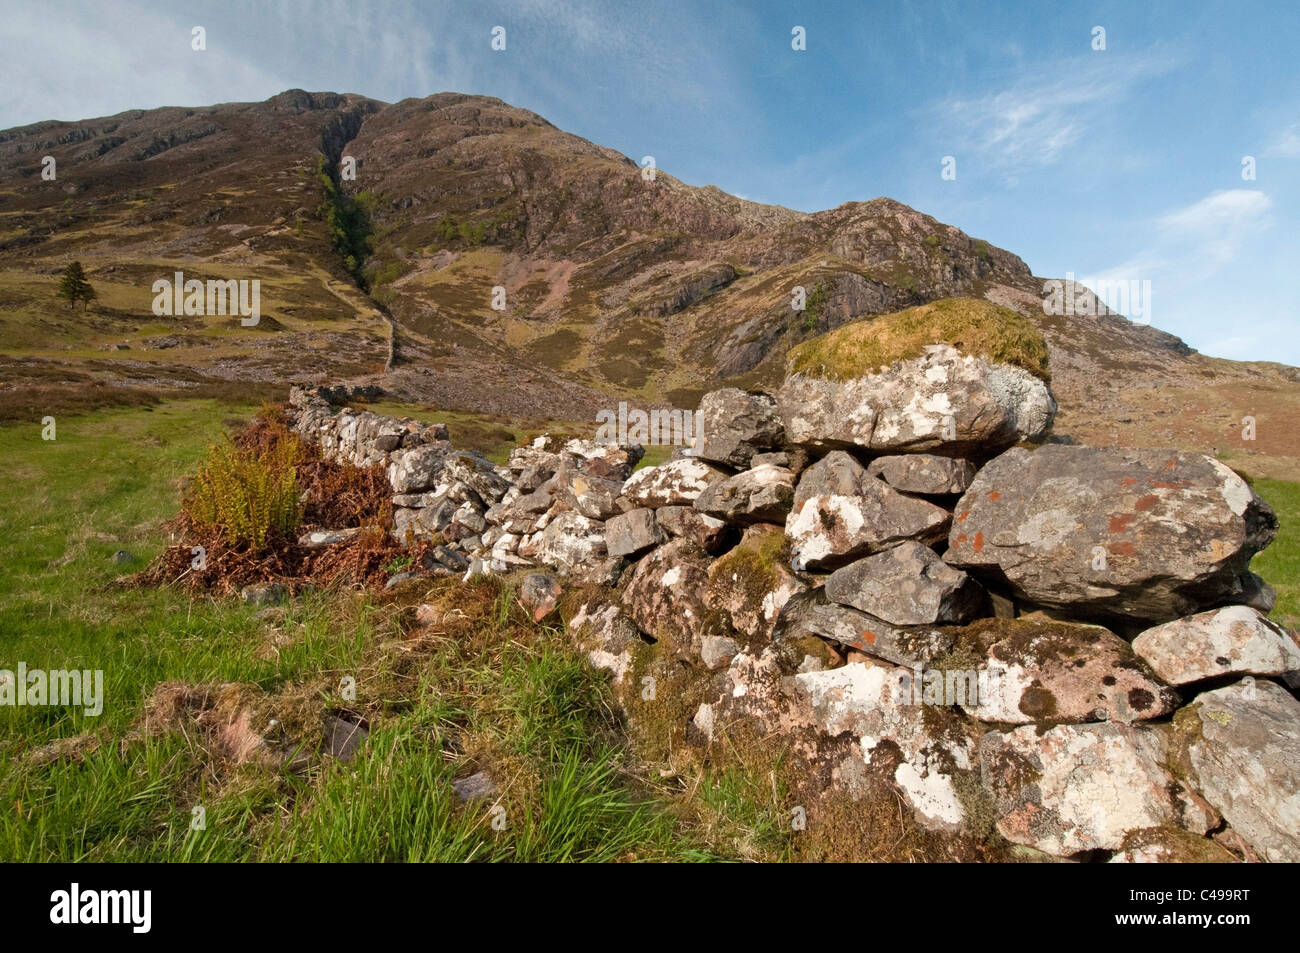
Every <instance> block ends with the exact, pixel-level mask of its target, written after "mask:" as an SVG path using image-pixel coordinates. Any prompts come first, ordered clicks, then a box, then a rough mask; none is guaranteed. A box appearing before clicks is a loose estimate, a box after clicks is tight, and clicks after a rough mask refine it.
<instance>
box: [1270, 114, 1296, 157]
mask: <svg viewBox="0 0 1300 953" xmlns="http://www.w3.org/2000/svg"><path fill="white" fill-rule="evenodd" d="M1264 155H1266V156H1268V157H1269V158H1270V159H1300V122H1298V123H1295V124H1294V125H1292V126H1289V127H1288V128H1286V129H1283V130H1282V134H1281V135H1280V136H1278V137H1277V141H1276V142H1274V143H1273V144H1272V145H1271V146H1269V147H1268V149H1266V150H1265V152H1264Z"/></svg>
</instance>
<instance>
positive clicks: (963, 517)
mask: <svg viewBox="0 0 1300 953" xmlns="http://www.w3.org/2000/svg"><path fill="white" fill-rule="evenodd" d="M968 516H970V510H963V511H962V513H961V514H960V515H959V516H958V517H957V522H958V523H964V522H966V517H968Z"/></svg>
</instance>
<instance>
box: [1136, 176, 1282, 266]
mask: <svg viewBox="0 0 1300 953" xmlns="http://www.w3.org/2000/svg"><path fill="white" fill-rule="evenodd" d="M1272 207H1273V201H1272V199H1270V198H1269V197H1268V196H1267V195H1265V194H1264V193H1263V192H1259V191H1256V190H1254V189H1225V190H1223V191H1219V192H1212V193H1210V194H1209V195H1207V196H1205V198H1203V199H1199V200H1198V201H1195V202H1193V203H1191V204H1190V205H1187V206H1184V207H1183V208H1181V209H1177V210H1176V211H1173V212H1170V213H1168V214H1166V215H1162V216H1161V217H1160V218H1159V219H1158V220H1157V223H1156V224H1157V227H1158V228H1159V230H1160V232H1161V233H1162V239H1163V242H1164V243H1165V244H1167V245H1173V246H1176V247H1181V248H1182V249H1183V250H1184V255H1185V256H1186V255H1190V257H1191V260H1192V261H1193V262H1197V263H1201V264H1205V265H1208V266H1210V267H1215V266H1218V265H1222V264H1225V263H1227V262H1229V261H1231V260H1232V259H1233V258H1235V257H1236V256H1237V254H1238V252H1239V251H1240V249H1241V246H1242V245H1243V244H1244V243H1245V242H1247V241H1249V240H1250V239H1251V238H1253V237H1254V236H1255V235H1257V234H1258V233H1259V232H1260V231H1262V230H1263V229H1265V228H1267V227H1268V225H1269V210H1270V209H1271V208H1272Z"/></svg>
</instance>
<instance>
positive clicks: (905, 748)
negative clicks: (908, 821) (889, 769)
mask: <svg viewBox="0 0 1300 953" xmlns="http://www.w3.org/2000/svg"><path fill="white" fill-rule="evenodd" d="M910 679H911V674H910V673H909V672H908V671H907V670H906V669H903V668H898V667H895V666H893V665H886V664H884V663H879V664H865V663H862V662H856V663H852V664H849V665H844V666H842V667H840V668H835V669H829V670H823V671H814V672H803V673H800V674H797V675H794V676H793V677H792V678H791V682H792V688H793V693H794V696H795V697H796V698H798V699H801V700H802V701H803V702H804V703H805V704H806V705H807V706H808V708H809V709H810V711H811V717H812V720H813V722H814V724H815V725H816V726H817V727H818V728H819V729H820V730H821V731H823V732H825V733H826V734H828V735H831V736H832V737H833V736H836V735H841V734H844V733H846V732H847V733H851V734H852V736H853V737H854V738H855V739H856V740H857V743H858V745H859V747H860V748H861V751H862V757H863V760H864V761H866V762H867V763H868V764H871V763H873V762H874V761H875V760H876V759H877V758H883V757H885V749H884V747H882V746H885V742H889V743H890V745H889V746H885V747H892V748H893V749H894V751H896V752H897V753H896V754H894V753H893V752H891V756H892V757H893V758H894V759H895V762H896V763H895V764H894V765H893V768H894V770H893V778H894V782H895V783H896V784H897V785H898V787H899V789H900V790H901V791H902V793H903V795H904V797H906V798H907V800H908V802H909V804H910V805H911V807H912V809H913V812H914V813H915V814H916V817H917V819H918V820H919V821H920V822H921V823H922V824H924V825H925V826H927V827H930V828H934V829H938V830H945V831H956V830H961V829H962V828H963V827H965V826H966V825H967V824H968V823H969V822H970V821H971V818H970V817H969V809H968V807H967V799H966V798H964V797H963V789H967V790H969V789H970V788H972V787H974V786H975V781H976V779H975V770H976V764H975V758H974V750H975V744H974V740H973V738H972V737H971V736H970V734H969V729H968V728H967V727H966V725H965V723H964V721H963V719H962V718H961V717H960V715H958V714H957V713H955V712H954V711H953V710H952V709H950V708H944V707H936V706H928V705H922V704H916V703H915V701H914V698H913V694H912V692H911V691H910V690H909V682H910Z"/></svg>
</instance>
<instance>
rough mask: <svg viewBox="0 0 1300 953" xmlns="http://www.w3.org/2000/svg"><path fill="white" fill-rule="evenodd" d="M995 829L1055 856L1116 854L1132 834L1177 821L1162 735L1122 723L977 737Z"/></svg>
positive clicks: (1030, 728)
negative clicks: (995, 815)
mask: <svg viewBox="0 0 1300 953" xmlns="http://www.w3.org/2000/svg"><path fill="white" fill-rule="evenodd" d="M979 758H980V773H981V777H982V778H983V782H984V786H985V787H986V788H987V789H988V790H989V791H990V792H991V793H992V795H993V800H994V804H995V807H996V810H997V813H998V821H997V829H998V832H999V833H1001V834H1002V836H1003V837H1005V838H1006V839H1007V840H1009V841H1011V842H1012V843H1014V844H1025V845H1027V846H1030V847H1034V848H1037V849H1038V850H1041V851H1045V852H1046V853H1049V854H1055V855H1057V856H1069V855H1071V854H1076V853H1079V852H1080V851H1087V850H1099V849H1100V850H1119V849H1121V848H1122V847H1123V845H1124V838H1125V837H1126V836H1127V835H1128V834H1129V833H1130V832H1131V831H1136V830H1142V829H1143V828H1149V827H1160V826H1162V825H1166V824H1172V823H1175V822H1176V815H1177V811H1176V809H1175V805H1174V800H1173V797H1172V795H1171V794H1170V789H1171V787H1173V779H1172V778H1171V776H1170V775H1169V774H1168V773H1167V772H1166V771H1165V769H1164V767H1163V764H1164V762H1165V760H1166V749H1165V745H1164V741H1163V738H1162V736H1161V735H1160V734H1159V733H1157V732H1154V731H1149V730H1147V729H1144V728H1134V727H1131V726H1128V725H1120V724H1111V723H1105V724H1089V725H1057V726H1056V727H1054V728H1049V729H1048V730H1047V731H1041V729H1040V728H1039V727H1037V726H1033V725H1027V726H1025V727H1023V728H1016V729H1015V730H1013V731H1010V732H1006V733H1003V732H999V731H990V732H989V733H987V734H986V735H984V737H983V738H982V739H981V740H980V745H979Z"/></svg>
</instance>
